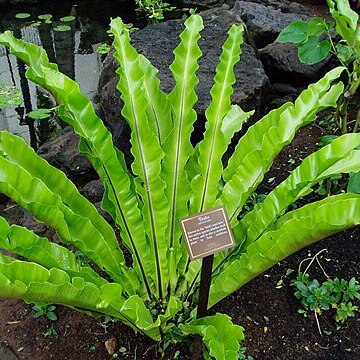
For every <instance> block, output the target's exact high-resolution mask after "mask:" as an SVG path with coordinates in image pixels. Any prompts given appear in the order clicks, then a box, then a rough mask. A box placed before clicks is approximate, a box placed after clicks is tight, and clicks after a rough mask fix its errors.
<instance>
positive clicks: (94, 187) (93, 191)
mask: <svg viewBox="0 0 360 360" xmlns="http://www.w3.org/2000/svg"><path fill="white" fill-rule="evenodd" d="M80 193H81V194H82V195H83V196H85V197H86V198H87V199H88V200H89V201H90V202H92V203H93V204H94V203H96V202H99V201H101V199H102V197H103V195H104V185H103V184H102V182H101V181H100V180H92V181H90V182H89V183H87V184H86V185H85V186H84V187H83V188H82V189H81V190H80Z"/></svg>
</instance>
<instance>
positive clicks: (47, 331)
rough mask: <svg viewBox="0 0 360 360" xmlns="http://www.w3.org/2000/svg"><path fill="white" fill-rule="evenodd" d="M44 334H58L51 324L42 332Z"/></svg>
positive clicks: (46, 335)
mask: <svg viewBox="0 0 360 360" xmlns="http://www.w3.org/2000/svg"><path fill="white" fill-rule="evenodd" d="M44 336H45V337H48V336H58V333H57V331H56V330H55V328H54V327H53V326H51V327H49V328H48V329H46V330H45V332H44Z"/></svg>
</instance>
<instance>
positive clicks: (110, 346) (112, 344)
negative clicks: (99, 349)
mask: <svg viewBox="0 0 360 360" xmlns="http://www.w3.org/2000/svg"><path fill="white" fill-rule="evenodd" d="M105 347H106V350H107V352H108V353H109V355H110V356H111V355H113V354H114V353H115V351H116V348H117V341H116V339H115V338H114V337H112V338H110V339H108V340H106V341H105Z"/></svg>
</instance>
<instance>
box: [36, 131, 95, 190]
mask: <svg viewBox="0 0 360 360" xmlns="http://www.w3.org/2000/svg"><path fill="white" fill-rule="evenodd" d="M78 144H79V137H78V136H77V135H76V134H75V133H74V132H73V130H72V129H71V128H70V127H66V128H65V129H64V130H62V131H61V133H60V135H59V136H58V137H56V138H55V139H53V140H51V141H49V142H47V143H45V144H43V145H42V146H41V147H40V148H39V150H38V155H40V156H41V157H43V158H44V159H46V160H47V161H48V162H49V163H50V164H51V165H53V166H55V167H57V168H58V169H60V170H62V171H63V172H64V173H65V174H66V175H67V176H68V177H69V178H70V179H71V180H72V181H74V182H75V183H76V184H79V185H81V184H85V183H86V182H88V181H89V180H92V179H94V178H95V177H96V173H95V170H94V169H93V167H92V165H91V163H90V161H89V160H88V159H87V158H86V157H85V155H83V154H81V153H80V151H79V149H78Z"/></svg>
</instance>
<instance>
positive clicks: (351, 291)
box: [291, 250, 360, 334]
mask: <svg viewBox="0 0 360 360" xmlns="http://www.w3.org/2000/svg"><path fill="white" fill-rule="evenodd" d="M322 251H324V250H322ZM322 251H320V252H319V253H317V254H316V255H315V256H314V257H313V258H308V259H305V260H311V262H310V264H309V266H308V267H307V268H306V270H305V271H304V272H301V271H300V267H299V271H298V273H297V277H296V278H295V279H293V280H292V281H291V286H292V287H294V288H295V292H294V295H295V297H296V298H297V299H299V300H300V301H301V305H302V308H301V309H299V311H298V312H299V313H300V314H303V315H304V316H307V315H308V314H309V312H313V313H314V316H315V319H316V322H317V325H318V329H319V332H320V334H322V331H321V327H320V322H319V319H318V316H319V315H321V314H322V313H323V312H324V311H328V310H332V309H333V310H335V320H336V322H339V323H341V324H343V323H344V322H345V321H346V320H347V319H348V318H349V317H354V316H355V313H356V312H357V311H358V310H359V307H358V306H357V305H355V303H356V302H357V301H358V300H360V284H359V282H358V281H357V280H356V279H355V278H354V277H352V278H351V279H350V280H345V279H339V278H337V277H335V278H333V279H332V278H330V277H329V276H328V275H327V274H326V273H325V271H324V269H323V267H322V266H321V264H320V262H319V260H318V255H319V254H320V253H321V252H322ZM315 259H316V260H317V262H318V264H319V265H320V268H321V269H322V270H323V273H324V275H325V276H326V278H327V279H326V280H325V281H324V282H322V283H320V282H319V281H318V280H317V279H313V280H312V279H311V278H310V275H309V273H308V272H307V271H308V270H309V268H310V266H311V264H312V263H313V261H314V260H315Z"/></svg>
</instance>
